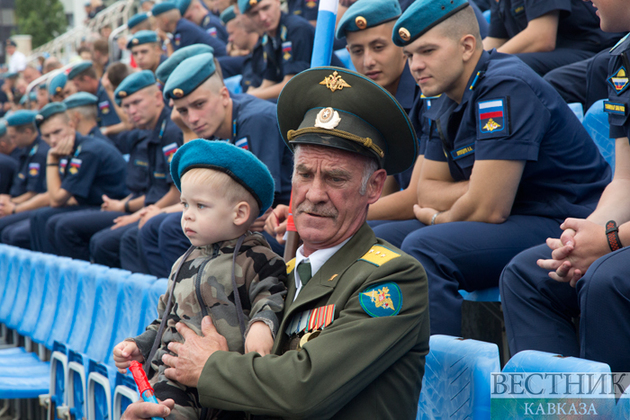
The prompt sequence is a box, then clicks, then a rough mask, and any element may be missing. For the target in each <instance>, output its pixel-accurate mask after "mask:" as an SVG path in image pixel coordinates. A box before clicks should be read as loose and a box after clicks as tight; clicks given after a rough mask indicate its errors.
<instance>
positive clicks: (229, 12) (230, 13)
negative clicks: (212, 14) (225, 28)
mask: <svg viewBox="0 0 630 420" xmlns="http://www.w3.org/2000/svg"><path fill="white" fill-rule="evenodd" d="M235 17H236V10H235V6H234V5H232V6H229V7H228V8H227V9H225V10H224V11H222V12H221V15H219V18H220V19H221V22H223V25H227V23H228V22H229V21H231V20H232V19H234V18H235Z"/></svg>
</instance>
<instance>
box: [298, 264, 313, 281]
mask: <svg viewBox="0 0 630 420" xmlns="http://www.w3.org/2000/svg"><path fill="white" fill-rule="evenodd" d="M297 272H298V274H299V275H300V281H302V286H306V283H308V281H309V280H310V279H311V277H312V274H311V263H310V262H308V261H307V260H304V261H302V262H300V264H298V267H297Z"/></svg>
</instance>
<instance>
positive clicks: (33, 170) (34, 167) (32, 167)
mask: <svg viewBox="0 0 630 420" xmlns="http://www.w3.org/2000/svg"><path fill="white" fill-rule="evenodd" d="M28 174H29V175H30V176H37V175H39V163H37V162H31V163H29V164H28Z"/></svg>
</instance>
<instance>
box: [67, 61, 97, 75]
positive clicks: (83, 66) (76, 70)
mask: <svg viewBox="0 0 630 420" xmlns="http://www.w3.org/2000/svg"><path fill="white" fill-rule="evenodd" d="M91 67H92V62H91V61H89V60H83V61H80V62H78V63H77V64H75V65H74V66H72V68H71V69H70V71H69V72H68V80H72V79H74V78H75V77H77V76H78V75H79V74H81V73H83V72H84V71H86V70H87V69H89V68H91Z"/></svg>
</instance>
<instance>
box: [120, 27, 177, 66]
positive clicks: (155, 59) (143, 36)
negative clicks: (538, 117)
mask: <svg viewBox="0 0 630 420" xmlns="http://www.w3.org/2000/svg"><path fill="white" fill-rule="evenodd" d="M127 49H128V50H130V51H131V56H132V57H133V59H134V60H135V62H136V64H137V65H138V67H139V68H140V69H141V70H151V71H152V72H153V73H154V74H155V71H156V70H157V68H158V67H159V66H160V64H162V63H163V62H164V61H166V59H167V58H168V57H167V56H166V55H164V54H162V47H161V45H160V38H158V36H157V34H156V33H155V32H153V31H139V32H136V33H135V34H134V35H133V37H131V38H130V39H129V41H128V42H127Z"/></svg>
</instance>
